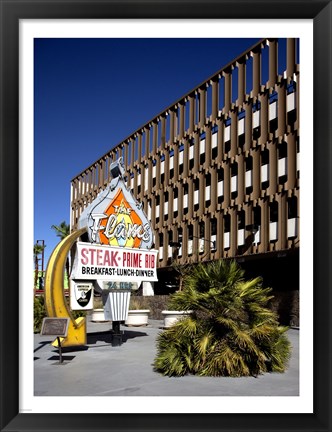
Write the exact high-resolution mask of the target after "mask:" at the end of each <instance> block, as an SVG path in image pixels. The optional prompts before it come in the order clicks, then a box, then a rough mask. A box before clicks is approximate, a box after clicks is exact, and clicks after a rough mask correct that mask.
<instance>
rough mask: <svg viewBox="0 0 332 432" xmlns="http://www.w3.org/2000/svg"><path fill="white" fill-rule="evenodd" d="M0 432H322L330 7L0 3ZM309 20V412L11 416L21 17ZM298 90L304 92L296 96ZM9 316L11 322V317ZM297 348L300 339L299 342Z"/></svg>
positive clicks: (326, 419)
mask: <svg viewBox="0 0 332 432" xmlns="http://www.w3.org/2000/svg"><path fill="white" fill-rule="evenodd" d="M0 13H1V23H0V29H1V60H0V63H1V89H0V99H1V119H0V125H1V126H0V127H1V147H0V164H1V168H0V178H1V183H0V185H1V192H0V196H1V213H0V214H1V219H0V221H1V223H0V227H1V228H0V229H1V231H0V236H1V237H0V238H1V241H0V244H1V260H0V277H1V289H0V292H1V300H0V308H1V314H0V316H1V339H0V341H1V376H0V386H1V393H0V404H1V405H0V408H1V419H0V426H1V431H32V430H36V431H37V430H43V431H48V430H52V431H72V430H81V431H90V430H91V431H92V430H93V431H102V430H110V431H174V432H175V431H180V430H181V431H205V432H208V431H216V430H222V431H255V432H257V431H260V430H262V431H300V430H301V431H320V432H323V431H330V430H332V422H331V372H332V371H331V318H330V316H331V315H330V311H331V310H332V308H331V295H330V292H329V290H330V285H331V266H330V258H331V255H330V250H331V235H330V229H331V228H330V227H331V223H330V220H331V210H330V202H331V201H330V194H331V174H330V167H331V166H332V164H331V151H330V145H331V127H330V124H331V99H332V97H331V96H332V94H331V74H332V71H331V60H332V47H331V37H332V26H331V23H332V5H331V1H326V0H323V1H319V0H290V1H286V0H281V1H278V0H272V1H268V2H266V1H265V0H254V1H251V0H225V1H224V0H207V1H197V0H187V1H186V0H178V1H176V0H174V1H172V0H157V1H154V2H152V1H151V2H150V1H149V2H148V1H143V0H137V1H135V0H114V1H113V0H104V1H102V0H95V1H94V0H85V1H81V0H67V1H65V2H64V1H57V0H43V1H33V0H19V1H18V0H0ZM51 18H52V19H61V18H68V19H85V18H90V19H91V18H93V19H98V18H104V19H105V18H113V19H114V18H115V19H119V18H173V19H174V18H177V19H186V18H192V19H201V18H228V19H231V18H236V19H241V18H243V19H250V18H252V19H269V18H275V19H277V18H289V19H299V18H303V19H305V18H307V19H313V21H314V71H313V78H314V161H313V162H314V413H313V414H196V415H193V414H190V415H189V414H130V415H128V414H85V415H82V414H23V413H19V378H20V377H19V316H18V315H17V316H15V312H16V314H18V304H19V265H20V261H19V236H20V231H19V229H18V227H19V211H20V212H22V211H24V209H21V208H19V199H18V197H19V178H20V173H19V170H18V160H19V147H18V143H19V80H18V76H19V20H20V19H51ZM303 91H305V90H303ZM13 317H14V318H13ZM302 343H305V341H303V340H302Z"/></svg>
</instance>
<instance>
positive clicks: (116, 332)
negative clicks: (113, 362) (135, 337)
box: [112, 321, 122, 347]
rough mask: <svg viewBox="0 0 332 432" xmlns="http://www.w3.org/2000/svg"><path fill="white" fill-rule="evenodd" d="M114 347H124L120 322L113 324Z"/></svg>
mask: <svg viewBox="0 0 332 432" xmlns="http://www.w3.org/2000/svg"><path fill="white" fill-rule="evenodd" d="M112 331H113V335H112V346H114V347H115V346H120V345H122V334H121V331H120V321H113V322H112Z"/></svg>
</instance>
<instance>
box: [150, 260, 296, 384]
mask: <svg viewBox="0 0 332 432" xmlns="http://www.w3.org/2000/svg"><path fill="white" fill-rule="evenodd" d="M270 294H271V289H270V288H263V286H262V280H261V278H259V277H258V278H255V279H252V280H245V278H244V271H243V270H242V269H241V268H240V267H239V266H238V264H237V263H236V262H235V261H232V262H226V261H225V260H219V261H214V262H210V263H208V264H204V263H201V264H198V265H197V266H195V267H194V268H192V269H191V271H190V272H189V273H188V274H186V275H185V276H184V279H183V290H182V291H179V292H177V293H175V294H173V295H172V296H171V300H170V308H171V309H175V310H190V311H192V313H191V315H190V316H189V317H187V318H184V319H182V320H180V321H178V322H177V323H176V324H174V325H173V326H172V327H170V328H169V329H167V330H165V331H164V332H163V333H161V334H159V336H158V338H157V356H156V358H155V361H154V367H155V369H156V370H157V371H159V372H161V373H162V374H164V375H168V376H182V375H185V374H188V373H191V374H196V375H201V376H232V377H237V376H250V375H252V376H257V375H258V374H260V373H263V372H267V371H273V372H283V371H284V370H285V368H286V366H287V362H288V360H289V356H290V343H289V341H288V339H287V337H286V335H285V331H286V330H287V328H286V327H282V326H280V325H279V324H278V321H277V316H276V314H275V313H274V312H272V311H271V310H270V309H268V307H267V305H268V302H269V301H270V300H271V298H273V296H271V295H270Z"/></svg>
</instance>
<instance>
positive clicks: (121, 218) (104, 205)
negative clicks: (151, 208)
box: [78, 158, 154, 249]
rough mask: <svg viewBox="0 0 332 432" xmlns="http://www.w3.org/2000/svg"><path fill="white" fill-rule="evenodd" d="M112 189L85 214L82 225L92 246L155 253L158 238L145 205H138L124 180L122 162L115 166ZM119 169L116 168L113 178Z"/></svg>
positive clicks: (105, 192) (103, 194)
mask: <svg viewBox="0 0 332 432" xmlns="http://www.w3.org/2000/svg"><path fill="white" fill-rule="evenodd" d="M113 165H114V166H115V167H116V169H117V170H116V172H115V174H118V176H117V177H115V178H113V180H112V181H111V183H110V185H109V186H108V187H107V188H106V189H105V190H104V191H103V192H101V193H100V194H99V195H98V196H97V198H96V199H95V201H93V202H92V203H91V204H90V205H89V206H88V207H87V208H86V209H85V210H84V211H83V213H82V215H81V217H80V219H79V222H78V225H79V228H80V227H83V226H87V227H88V235H89V240H90V242H91V243H97V244H103V245H108V246H115V247H122V248H134V249H151V246H152V244H153V241H154V236H153V232H152V228H151V224H150V222H149V221H148V219H147V217H146V215H145V213H144V211H143V206H142V204H140V203H138V202H137V201H136V199H135V198H134V196H133V195H132V193H131V192H130V190H128V189H127V187H126V185H125V183H124V180H123V174H124V167H123V164H122V158H120V159H119V161H117V162H115V163H114V164H113ZM114 170H115V168H113V175H115V174H114ZM111 172H112V166H111Z"/></svg>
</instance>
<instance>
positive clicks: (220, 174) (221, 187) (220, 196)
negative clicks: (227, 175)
mask: <svg viewBox="0 0 332 432" xmlns="http://www.w3.org/2000/svg"><path fill="white" fill-rule="evenodd" d="M217 192H218V204H221V203H222V202H223V201H224V170H223V169H222V168H219V169H218V188H217Z"/></svg>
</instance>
